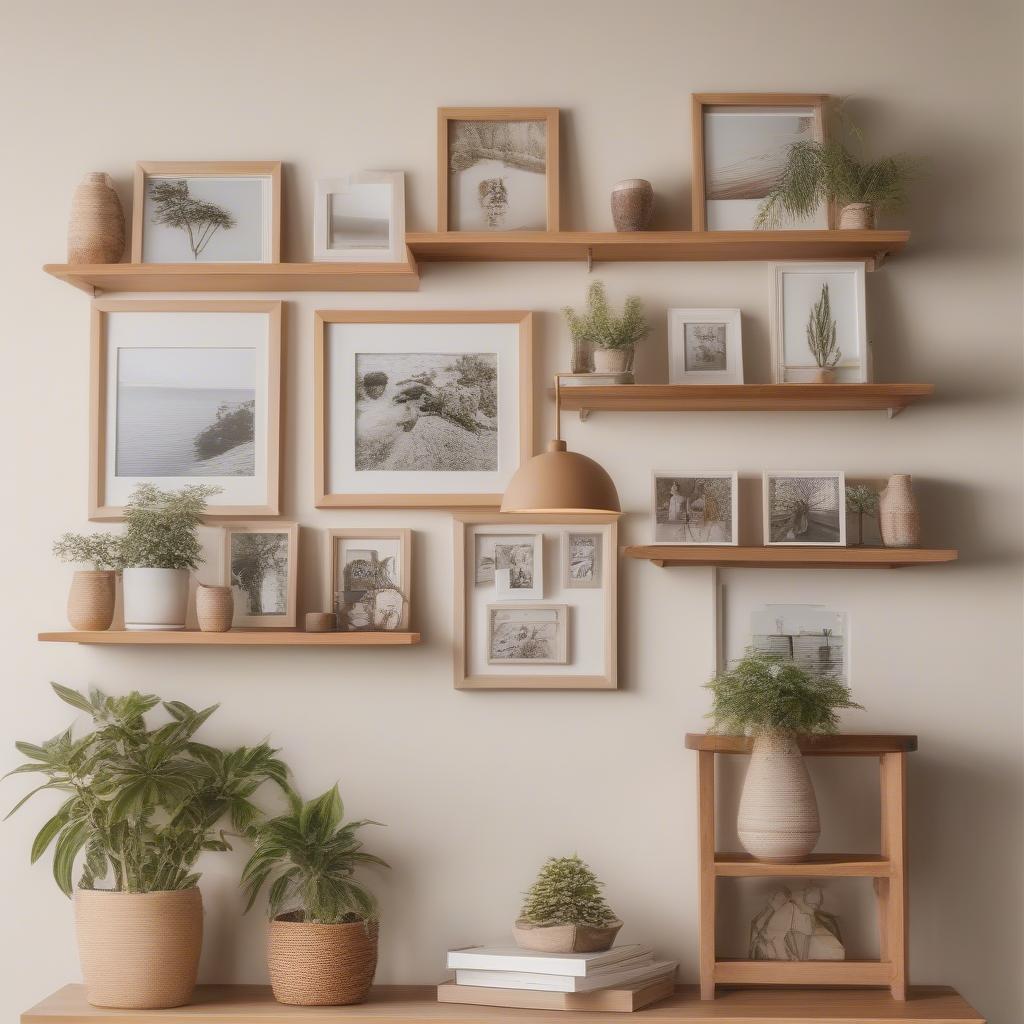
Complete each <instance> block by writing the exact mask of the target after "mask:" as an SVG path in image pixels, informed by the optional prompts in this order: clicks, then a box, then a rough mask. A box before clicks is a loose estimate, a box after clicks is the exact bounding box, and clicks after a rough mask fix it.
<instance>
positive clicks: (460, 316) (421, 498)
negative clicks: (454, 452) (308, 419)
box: [313, 309, 533, 509]
mask: <svg viewBox="0 0 1024 1024" xmlns="http://www.w3.org/2000/svg"><path fill="white" fill-rule="evenodd" d="M446 324H454V325H464V324H465V325H474V324H476V325H485V326H488V327H490V326H493V325H510V326H511V327H513V328H514V329H515V338H514V345H512V344H508V345H506V346H505V348H506V349H507V351H506V352H505V353H504V354H503V355H502V354H501V353H500V352H499V353H498V355H496V359H498V357H499V356H500V358H501V359H505V360H506V361H507V360H509V359H512V360H513V361H514V371H515V372H514V379H513V380H512V382H511V383H510V384H507V385H505V384H502V381H501V379H498V384H497V387H498V389H499V397H500V394H501V393H502V392H501V388H502V387H504V388H505V389H506V390H505V394H506V397H507V398H508V400H509V401H511V402H513V404H514V405H515V409H514V417H515V419H514V424H515V435H516V436H515V438H514V439H513V441H511V442H509V458H508V459H506V461H508V462H509V464H508V465H505V466H502V465H501V464H500V461H499V462H498V463H496V465H497V467H498V468H497V469H496V470H495V471H494V472H493V473H490V474H489V478H493V479H492V481H491V482H492V484H493V487H492V489H490V490H482V491H480V492H474V491H471V490H465V489H464V490H450V491H449V490H437V491H428V492H418V491H415V490H395V491H387V492H384V491H369V490H368V491H357V490H354V489H351V488H349V489H348V490H344V491H339V490H334V489H333V487H334V480H333V476H334V473H333V471H332V466H331V462H332V459H333V458H334V455H333V453H332V451H331V438H330V436H329V435H330V432H331V428H332V418H333V415H334V413H333V410H332V406H331V394H330V391H331V374H332V372H333V369H332V366H331V365H330V353H329V351H328V349H329V342H330V340H331V339H330V332H331V329H332V328H333V327H335V326H337V325H342V326H345V325H400V326H402V325H413V326H416V325H427V326H433V325H446ZM448 351H449V352H451V351H453V350H452V349H451V348H449V349H448ZM496 352H497V349H496ZM499 365H500V363H499ZM354 387H355V384H354V382H353V389H354ZM350 405H351V406H352V410H351V415H352V417H353V422H354V421H355V417H356V415H357V410H356V408H355V406H356V403H355V402H350ZM502 408H503V406H502V405H499V409H498V415H499V417H500V415H501V414H502V413H501V409H502ZM506 415H507V414H506ZM313 417H314V466H315V469H314V474H315V503H316V507H317V508H445V509H455V508H497V507H498V506H499V505H500V504H501V498H502V494H503V493H504V489H505V487H506V486H507V483H508V480H509V479H510V478H511V476H512V474H514V473H515V471H516V469H518V467H519V466H520V465H521V464H522V463H523V462H525V461H526V460H527V459H528V458H530V456H531V455H532V454H533V314H532V313H529V312H524V311H521V310H496V311H495V310H425V311H411V310H362V311H360V310H347V309H344V310H317V312H316V314H315V337H314V403H313ZM347 429H348V427H347V426H346V430H347ZM498 429H499V430H500V429H501V428H500V423H499V426H498ZM354 430H355V428H354V426H353V427H352V432H353V437H354V436H355V435H354ZM513 449H514V451H513ZM339 458H340V456H339ZM345 458H346V460H347V459H348V454H347V450H346V455H345ZM513 459H514V463H515V464H514V465H512V464H511V462H512V461H513ZM352 464H353V466H354V465H355V463H354V454H353V462H352ZM347 465H348V464H347V462H346V466H347ZM403 472H407V473H408V475H409V476H413V475H414V474H413V473H412V472H411V471H403ZM345 473H347V475H348V477H349V478H350V479H351V478H353V477H354V476H355V475H356V474H355V472H354V471H352V470H349V469H348V468H346V470H345ZM457 475H458V474H457V473H455V472H450V473H448V476H451V477H456V476H457ZM467 475H472V474H467ZM454 482H457V481H454Z"/></svg>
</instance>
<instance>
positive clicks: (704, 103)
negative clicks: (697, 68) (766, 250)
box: [690, 92, 835, 231]
mask: <svg viewBox="0 0 1024 1024" xmlns="http://www.w3.org/2000/svg"><path fill="white" fill-rule="evenodd" d="M830 99H831V97H830V96H828V95H826V94H822V93H791V92H785V93H782V92H761V93H758V92H703V93H693V94H692V96H691V103H690V124H691V131H692V136H693V185H692V192H691V207H692V211H693V212H692V222H691V223H692V230H694V231H707V230H708V215H707V200H706V196H705V193H706V179H707V173H706V163H705V160H706V148H707V147H706V142H705V131H704V115H705V113H706V112H707V110H708V108H710V107H733V108H742V107H749V108H762V109H765V110H770V109H773V108H775V109H778V108H794V109H801V108H806V109H810V110H811V111H812V112H813V116H814V124H815V137H816V138H818V139H819V140H820V141H825V139H826V138H827V125H826V119H825V107H826V104H827V103H828V101H829V100H830ZM752 112H756V110H754V111H752ZM826 215H827V222H828V223H827V227H828V228H829V229H831V228H833V227H835V211H834V210H833V209H832V207H831V205H829V206H828V208H827V210H826ZM718 230H722V229H718ZM736 230H750V231H753V230H754V228H753V225H751V226H750V228H748V229H736ZM795 230H800V228H799V225H797V226H796V228H795Z"/></svg>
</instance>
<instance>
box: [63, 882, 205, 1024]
mask: <svg viewBox="0 0 1024 1024" xmlns="http://www.w3.org/2000/svg"><path fill="white" fill-rule="evenodd" d="M75 928H76V931H77V934H78V956H79V959H80V960H81V962H82V975H83V976H84V978H85V998H86V999H88V1001H89V1002H90V1003H92V1005H93V1006H110V1007H115V1008H117V1009H124V1010H163V1009H167V1008H168V1007H171V1006H184V1005H185V1003H187V1002H188V1001H189V1000H190V999H191V998H192V991H193V989H194V988H195V985H196V974H197V973H198V971H199V954H200V952H201V950H202V947H203V897H202V895H201V894H200V892H199V890H198V889H196V888H192V889H180V890H177V891H175V892H147V893H131V892H109V891H102V890H98V889H97V890H92V889H79V890H77V891H76V892H75Z"/></svg>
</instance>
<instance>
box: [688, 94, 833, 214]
mask: <svg viewBox="0 0 1024 1024" xmlns="http://www.w3.org/2000/svg"><path fill="white" fill-rule="evenodd" d="M827 101H828V97H827V96H819V95H804V94H800V93H697V94H695V95H694V96H693V106H692V111H693V113H692V117H693V230H694V231H752V230H753V229H754V227H755V221H756V220H757V214H758V210H759V208H760V206H761V201H762V200H763V199H764V198H765V197H766V196H767V195H768V192H769V190H770V189H771V188H772V186H773V185H774V184H775V183H776V182H777V181H778V179H779V176H780V175H781V174H782V170H783V168H784V167H785V165H786V159H787V157H788V155H789V147H790V146H791V145H792V144H793V143H794V142H804V141H815V142H822V141H824V139H825V114H824V111H825V104H826V102H827ZM830 214H831V211H830V210H829V208H828V206H827V204H824V203H823V204H822V206H821V207H820V209H819V210H818V212H817V214H815V215H814V216H812V217H810V218H809V219H807V220H802V221H799V222H793V221H783V222H781V223H779V224H776V225H774V227H776V228H779V229H787V228H789V229H793V228H799V229H814V228H822V229H823V228H828V227H830V226H831V221H830Z"/></svg>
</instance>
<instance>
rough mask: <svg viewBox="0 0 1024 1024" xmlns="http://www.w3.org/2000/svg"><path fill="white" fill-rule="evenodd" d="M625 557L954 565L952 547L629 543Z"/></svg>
mask: <svg viewBox="0 0 1024 1024" xmlns="http://www.w3.org/2000/svg"><path fill="white" fill-rule="evenodd" d="M624 554H625V555H626V557H627V558H638V559H643V560H647V561H650V562H653V563H654V564H656V565H659V566H717V567H718V568H723V569H728V568H740V569H814V568H820V569H872V568H874V569H899V568H906V567H909V566H915V565H941V564H944V563H947V562H955V561H956V560H957V559H958V558H959V557H960V553H959V552H958V551H957V550H956V549H954V548H868V547H845V548H844V547H796V546H794V547H789V546H785V545H782V546H778V547H776V546H770V547H756V546H754V547H740V546H729V545H696V544H695V545H677V544H633V545H630V546H629V547H627V548H625V550H624Z"/></svg>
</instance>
